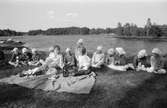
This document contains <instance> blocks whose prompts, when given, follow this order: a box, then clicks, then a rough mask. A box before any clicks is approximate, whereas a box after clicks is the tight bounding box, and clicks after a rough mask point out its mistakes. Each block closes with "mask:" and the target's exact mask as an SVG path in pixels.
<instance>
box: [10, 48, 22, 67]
mask: <svg viewBox="0 0 167 108" xmlns="http://www.w3.org/2000/svg"><path fill="white" fill-rule="evenodd" d="M20 58H21V54H20V53H19V50H18V48H14V49H13V50H12V57H11V59H10V61H9V64H10V65H12V66H15V67H17V66H19V64H20Z"/></svg>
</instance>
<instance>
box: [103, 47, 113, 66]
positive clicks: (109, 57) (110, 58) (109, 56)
mask: <svg viewBox="0 0 167 108" xmlns="http://www.w3.org/2000/svg"><path fill="white" fill-rule="evenodd" d="M105 62H106V64H107V65H110V64H113V65H114V64H115V51H114V48H110V49H108V51H107V56H106V60H105Z"/></svg>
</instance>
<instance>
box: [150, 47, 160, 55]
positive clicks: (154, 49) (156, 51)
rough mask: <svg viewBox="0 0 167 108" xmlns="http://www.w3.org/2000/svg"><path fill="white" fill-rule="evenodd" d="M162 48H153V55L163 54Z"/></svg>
mask: <svg viewBox="0 0 167 108" xmlns="http://www.w3.org/2000/svg"><path fill="white" fill-rule="evenodd" d="M161 53H162V52H161V50H160V49H159V48H153V50H152V55H153V56H160V55H161Z"/></svg>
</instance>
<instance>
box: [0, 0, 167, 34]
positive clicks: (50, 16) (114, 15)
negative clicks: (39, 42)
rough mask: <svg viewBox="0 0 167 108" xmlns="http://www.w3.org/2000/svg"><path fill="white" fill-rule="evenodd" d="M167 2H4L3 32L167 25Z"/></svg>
mask: <svg viewBox="0 0 167 108" xmlns="http://www.w3.org/2000/svg"><path fill="white" fill-rule="evenodd" d="M166 11H167V0H0V15H1V17H0V29H6V28H10V29H14V30H19V31H28V30H32V29H48V28H52V27H53V28H54V27H69V26H79V27H83V26H87V27H90V28H93V27H95V28H98V27H102V28H106V27H116V26H117V23H118V22H122V23H123V24H124V23H126V22H132V23H135V24H137V25H138V26H144V25H145V23H146V20H147V18H151V20H152V22H155V23H157V24H167V20H166V19H167V14H166Z"/></svg>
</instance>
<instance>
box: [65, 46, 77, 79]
mask: <svg viewBox="0 0 167 108" xmlns="http://www.w3.org/2000/svg"><path fill="white" fill-rule="evenodd" d="M63 69H64V72H66V73H64V74H66V75H65V76H68V74H69V73H71V74H72V73H73V72H75V69H76V59H75V56H74V55H73V54H72V52H71V49H70V48H67V49H66V51H65V55H64V68H63Z"/></svg>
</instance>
